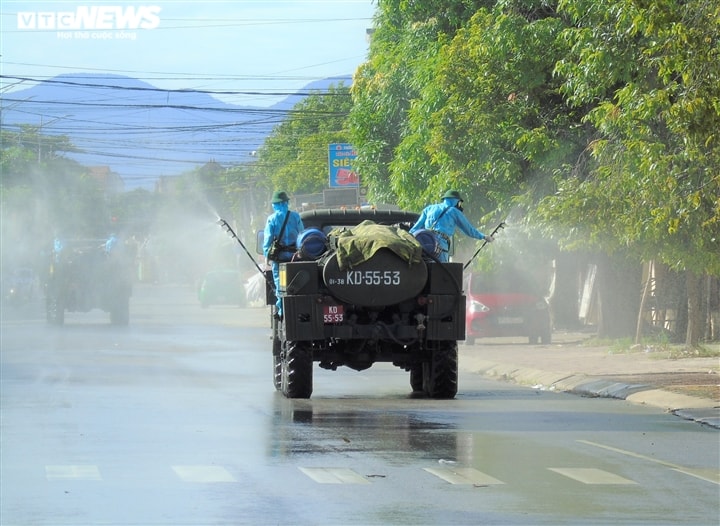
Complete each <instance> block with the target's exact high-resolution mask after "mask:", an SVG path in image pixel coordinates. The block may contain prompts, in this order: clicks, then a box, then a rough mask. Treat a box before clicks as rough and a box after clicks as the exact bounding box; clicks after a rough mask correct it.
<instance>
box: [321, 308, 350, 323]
mask: <svg viewBox="0 0 720 526" xmlns="http://www.w3.org/2000/svg"><path fill="white" fill-rule="evenodd" d="M344 319H345V309H344V308H343V306H342V305H323V323H326V324H327V323H342V322H343V320H344Z"/></svg>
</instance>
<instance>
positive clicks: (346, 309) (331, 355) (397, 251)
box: [267, 210, 465, 399]
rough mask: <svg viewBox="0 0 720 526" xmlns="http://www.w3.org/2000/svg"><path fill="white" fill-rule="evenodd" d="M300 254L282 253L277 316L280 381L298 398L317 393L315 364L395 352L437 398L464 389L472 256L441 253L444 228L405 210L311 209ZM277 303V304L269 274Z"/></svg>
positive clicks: (349, 362)
mask: <svg viewBox="0 0 720 526" xmlns="http://www.w3.org/2000/svg"><path fill="white" fill-rule="evenodd" d="M301 218H302V221H303V224H304V226H305V228H306V229H305V230H304V231H303V232H301V233H300V235H299V237H298V243H297V252H296V254H295V257H294V258H293V260H292V261H291V262H287V263H280V286H279V290H278V291H276V292H277V294H278V295H279V297H280V298H281V299H282V303H283V316H282V317H278V316H273V317H272V321H271V324H272V341H273V345H272V355H273V382H274V385H275V388H276V389H277V390H279V391H281V392H282V393H283V395H285V396H286V397H288V398H309V397H310V396H311V394H312V391H313V364H314V363H315V362H317V363H318V364H319V366H320V367H322V368H324V369H330V370H335V369H337V368H338V367H340V366H347V367H350V368H352V369H354V370H358V371H361V370H364V369H367V368H369V367H371V366H372V365H373V364H374V363H377V362H389V363H392V364H393V365H395V366H397V367H399V368H401V369H404V370H405V371H408V372H409V376H410V386H411V388H412V390H413V391H414V392H422V393H424V395H425V396H428V397H430V398H435V399H450V398H454V397H455V395H456V394H457V389H458V343H457V342H458V341H459V340H463V339H465V296H464V294H463V290H462V275H463V265H462V264H461V263H440V262H439V261H438V258H437V255H438V252H437V251H438V247H439V245H438V243H437V238H436V237H434V233H432V232H429V231H420V232H418V233H416V235H415V236H413V235H411V234H410V233H409V232H408V229H409V227H410V226H412V224H414V222H415V221H416V220H417V218H418V215H417V214H415V213H411V212H403V211H380V210H312V211H306V212H302V213H301ZM267 283H268V294H267V304H268V305H274V304H275V295H274V292H275V291H273V286H272V278H271V277H270V276H268V279H267Z"/></svg>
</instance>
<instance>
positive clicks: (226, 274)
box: [198, 269, 247, 308]
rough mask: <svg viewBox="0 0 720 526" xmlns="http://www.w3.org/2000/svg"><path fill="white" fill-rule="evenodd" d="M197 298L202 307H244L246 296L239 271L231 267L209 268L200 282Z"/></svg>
mask: <svg viewBox="0 0 720 526" xmlns="http://www.w3.org/2000/svg"><path fill="white" fill-rule="evenodd" d="M198 300H199V301H200V305H201V306H202V307H203V308H206V307H209V306H210V305H237V306H238V307H244V306H245V304H246V303H247V297H246V294H245V286H244V285H243V278H242V276H241V274H240V272H238V271H237V270H233V269H221V270H211V271H210V272H208V273H207V274H205V276H204V277H203V279H202V281H201V282H200V286H199V288H198Z"/></svg>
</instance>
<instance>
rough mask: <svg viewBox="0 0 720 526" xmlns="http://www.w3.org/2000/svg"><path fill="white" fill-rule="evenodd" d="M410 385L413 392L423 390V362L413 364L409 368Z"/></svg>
mask: <svg viewBox="0 0 720 526" xmlns="http://www.w3.org/2000/svg"><path fill="white" fill-rule="evenodd" d="M410 387H411V388H412V390H413V392H414V393H416V392H419V391H422V390H423V364H421V363H419V364H415V365H413V366H412V367H411V368H410Z"/></svg>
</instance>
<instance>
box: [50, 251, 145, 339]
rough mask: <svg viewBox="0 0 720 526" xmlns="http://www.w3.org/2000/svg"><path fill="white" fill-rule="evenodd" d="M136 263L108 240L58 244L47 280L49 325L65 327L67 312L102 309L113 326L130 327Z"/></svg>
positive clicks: (53, 253) (51, 255)
mask: <svg viewBox="0 0 720 526" xmlns="http://www.w3.org/2000/svg"><path fill="white" fill-rule="evenodd" d="M132 262H133V255H132V254H130V253H129V252H128V249H127V248H126V247H124V246H123V245H122V244H118V245H115V246H111V245H110V244H109V243H108V240H104V239H73V240H68V241H63V242H58V241H56V242H55V246H54V247H53V249H52V250H51V251H50V261H49V264H48V267H47V273H46V276H45V280H44V289H45V311H46V318H47V322H48V323H50V324H52V325H63V324H64V323H65V312H66V311H67V312H89V311H91V310H93V309H101V310H104V311H105V312H109V313H110V323H112V324H113V325H128V323H129V321H130V296H131V295H132V283H133V273H132V268H133V267H132Z"/></svg>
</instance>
